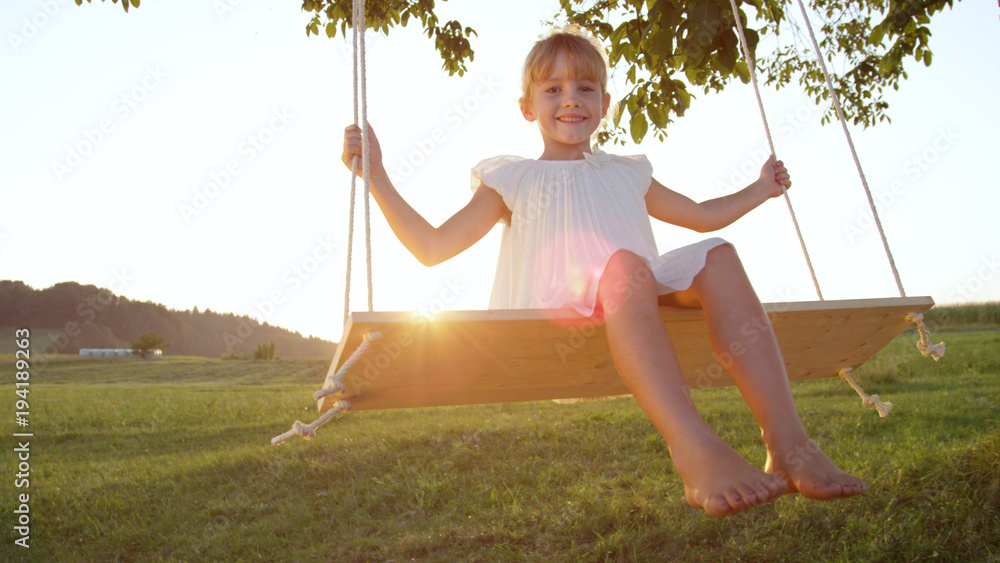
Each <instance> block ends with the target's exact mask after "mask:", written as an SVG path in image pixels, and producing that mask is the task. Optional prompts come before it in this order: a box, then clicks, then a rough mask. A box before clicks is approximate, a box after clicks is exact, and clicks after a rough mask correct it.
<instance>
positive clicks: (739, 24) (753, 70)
mask: <svg viewBox="0 0 1000 563" xmlns="http://www.w3.org/2000/svg"><path fill="white" fill-rule="evenodd" d="M729 3H730V5H731V6H732V7H733V18H734V19H735V20H736V30H737V31H738V32H739V35H740V47H742V49H741V50H742V52H743V60H744V61H746V63H747V68H748V69H749V70H750V82H751V83H752V84H753V91H754V94H756V95H757V107H758V108H759V109H760V118H761V121H763V122H764V133H765V134H766V135H767V144H768V146H769V147H770V148H771V155H772V156H773V155H774V154H776V153H775V152H774V140H773V139H772V138H771V128H770V127H769V126H768V124H767V115H766V114H765V113H764V102H763V101H762V100H761V98H760V88H759V87H758V86H757V64H756V61H754V60H751V56H750V47H749V44H748V43H747V38H746V34H745V33H744V32H743V20H741V19H740V14H739V10H738V9H737V8H736V0H729ZM781 193H782V194H784V196H785V203H786V204H788V213H789V214H790V215H791V216H792V224H794V225H795V233H796V234H797V235H798V237H799V245H800V246H801V247H802V254H803V255H804V256H805V258H806V265H807V266H809V275H811V276H812V281H813V287H815V288H816V296H817V297H819V300H820V301H822V300H823V292H822V291H820V289H819V279H818V278H817V277H816V269H815V268H813V264H812V259H810V258H809V250H807V249H806V241H805V238H803V237H802V229H800V228H799V219H798V217H796V215H795V209H793V208H792V200H791V198H789V197H788V190H786V189H785V186H783V185H782V186H781Z"/></svg>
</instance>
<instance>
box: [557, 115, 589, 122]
mask: <svg viewBox="0 0 1000 563" xmlns="http://www.w3.org/2000/svg"><path fill="white" fill-rule="evenodd" d="M556 119H557V120H559V121H561V122H563V123H581V122H583V121H586V120H587V118H586V117H583V116H579V115H564V116H562V117H557V118H556Z"/></svg>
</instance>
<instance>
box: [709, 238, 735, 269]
mask: <svg viewBox="0 0 1000 563" xmlns="http://www.w3.org/2000/svg"><path fill="white" fill-rule="evenodd" d="M705 269H706V270H709V271H712V270H719V271H721V272H726V273H735V272H743V271H744V270H743V262H742V261H740V256H739V255H738V254H736V248H734V247H733V245H732V244H728V243H727V244H720V245H719V246H716V247H715V248H713V249H711V250H709V251H708V254H707V255H706V256H705Z"/></svg>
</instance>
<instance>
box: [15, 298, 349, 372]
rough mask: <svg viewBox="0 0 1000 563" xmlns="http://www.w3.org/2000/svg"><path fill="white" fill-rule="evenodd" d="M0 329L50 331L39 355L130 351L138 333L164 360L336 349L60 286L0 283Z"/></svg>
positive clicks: (228, 320)
mask: <svg viewBox="0 0 1000 563" xmlns="http://www.w3.org/2000/svg"><path fill="white" fill-rule="evenodd" d="M0 326H25V327H31V328H33V329H56V330H58V331H59V332H58V338H56V339H53V340H52V342H51V343H44V344H43V343H35V345H43V346H48V348H49V350H48V351H46V352H45V353H49V354H51V353H62V354H76V353H78V352H79V350H80V348H131V343H132V342H134V341H135V340H136V339H138V338H139V337H140V336H142V335H143V334H155V335H157V336H159V337H160V338H162V339H163V341H164V342H165V343H166V345H168V346H169V349H170V354H171V355H178V356H205V357H220V356H223V355H226V354H232V355H238V356H244V357H253V354H254V352H255V351H257V350H258V347H259V346H260V345H261V344H264V343H270V344H269V346H270V347H271V349H272V350H277V351H278V353H280V355H281V356H282V357H285V358H321V357H330V356H332V355H333V353H334V351H335V349H336V344H335V343H332V342H329V341H327V340H323V339H320V338H315V337H304V336H302V335H301V334H300V333H298V332H292V331H289V330H287V329H284V328H281V327H276V326H273V325H269V324H268V323H266V322H265V323H263V324H261V323H258V322H257V321H256V320H255V319H253V318H252V317H249V316H236V315H234V314H232V313H225V314H222V313H215V312H213V311H211V310H208V309H206V310H205V311H198V309H197V308H194V309H192V310H189V311H176V310H173V309H168V308H167V307H165V306H163V305H160V304H159V303H152V302H148V301H147V302H139V301H132V300H130V299H128V298H126V297H121V296H118V295H115V294H114V293H113V292H111V290H108V289H105V288H99V287H96V286H93V285H81V284H78V283H76V282H64V283H59V284H56V285H54V286H52V287H50V288H47V289H42V290H36V289H34V288H32V287H30V286H28V285H27V284H25V283H24V282H20V281H9V280H2V281H0Z"/></svg>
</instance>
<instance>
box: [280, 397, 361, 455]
mask: <svg viewBox="0 0 1000 563" xmlns="http://www.w3.org/2000/svg"><path fill="white" fill-rule="evenodd" d="M350 409H351V403H350V402H349V401H337V403H336V404H335V405H334V407H333V408H332V409H330V410H328V411H326V412H325V413H323V416H321V417H319V418H317V419H316V420H314V421H313V422H312V424H302V422H300V421H298V420H296V421H295V424H293V425H292V429H291V430H289V431H288V432H285V433H284V434H282V435H281V436H275V437H274V438H271V445H272V446H280V445H281V444H282V443H283V442H285V441H286V440H290V439H292V438H294V437H295V436H301V437H302V439H303V440H312V439H313V438H314V437H315V436H316V429H317V428H319V427H320V426H323V425H324V424H326V422H327V421H328V420H330V419H331V418H333V417H334V415H336V414H339V413H341V412H344V411H347V410H350Z"/></svg>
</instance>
